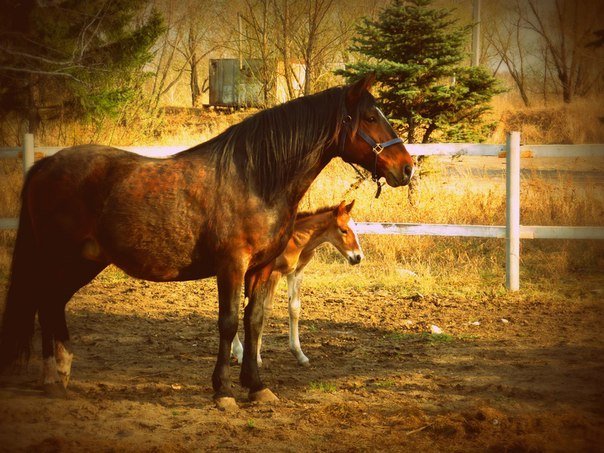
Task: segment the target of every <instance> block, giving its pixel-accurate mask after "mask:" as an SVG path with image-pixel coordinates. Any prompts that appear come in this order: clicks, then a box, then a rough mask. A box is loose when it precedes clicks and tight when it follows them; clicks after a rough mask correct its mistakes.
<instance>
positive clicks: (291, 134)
mask: <svg viewBox="0 0 604 453" xmlns="http://www.w3.org/2000/svg"><path fill="white" fill-rule="evenodd" d="M344 112H345V90H344V88H342V87H337V88H331V89H328V90H325V91H322V92H320V93H317V94H314V95H310V96H305V97H302V98H299V99H295V100H293V101H290V102H286V103H285V104H281V105H278V106H276V107H273V108H270V109H267V110H263V111H261V112H258V113H256V114H255V115H253V116H250V117H248V118H246V119H245V120H243V121H242V122H240V123H238V124H235V125H233V126H231V127H229V128H228V129H227V130H226V131H224V132H223V133H221V134H220V135H218V136H216V137H214V138H212V139H211V140H209V141H207V142H205V143H202V144H200V145H197V146H195V147H193V148H191V149H189V150H187V151H184V152H183V153H182V154H189V153H191V152H202V153H206V152H209V153H212V155H213V157H214V160H215V163H216V168H217V171H218V173H219V174H226V173H227V172H228V170H229V169H230V168H231V165H232V164H234V165H235V166H236V168H237V169H238V171H239V172H240V174H241V176H242V178H244V179H245V180H246V181H247V182H248V183H251V184H252V185H253V187H255V189H256V190H257V191H258V192H259V194H260V195H261V196H262V198H264V199H265V200H267V201H271V200H272V199H273V197H274V196H276V195H277V194H278V192H279V190H281V189H283V188H284V187H286V185H287V184H288V183H289V182H290V181H292V180H293V179H295V178H297V177H301V176H302V177H303V176H304V175H305V174H306V173H307V172H308V171H309V170H311V169H312V168H314V167H315V165H316V164H317V163H318V162H319V160H320V159H321V157H322V156H323V151H324V149H325V148H326V147H328V146H330V145H331V144H333V143H334V142H335V141H337V140H338V134H339V131H340V125H341V118H343V116H344Z"/></svg>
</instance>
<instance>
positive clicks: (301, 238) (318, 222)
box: [293, 211, 333, 252]
mask: <svg viewBox="0 0 604 453" xmlns="http://www.w3.org/2000/svg"><path fill="white" fill-rule="evenodd" d="M332 216H333V212H331V211H328V212H323V213H321V214H316V215H312V216H309V217H304V218H302V219H300V220H297V221H296V223H295V225H294V234H293V239H294V243H295V244H296V247H297V248H298V249H300V250H304V251H307V252H309V251H312V250H314V249H315V248H317V247H318V246H319V245H321V244H323V243H324V242H326V241H327V238H326V237H325V232H326V231H327V228H328V227H329V223H330V222H331V221H332V219H331V217H332Z"/></svg>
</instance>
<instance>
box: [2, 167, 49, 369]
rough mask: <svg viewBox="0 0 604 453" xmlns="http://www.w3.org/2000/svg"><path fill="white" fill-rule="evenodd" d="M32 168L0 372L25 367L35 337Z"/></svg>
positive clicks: (14, 264) (13, 270) (12, 277)
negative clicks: (29, 203)
mask: <svg viewBox="0 0 604 453" xmlns="http://www.w3.org/2000/svg"><path fill="white" fill-rule="evenodd" d="M43 161H44V159H43V160H42V161H40V162H37V163H36V165H34V166H33V167H32V168H31V170H30V171H29V173H28V174H27V177H26V179H25V183H24V184H23V190H22V192H21V212H20V214H19V228H18V230H17V239H16V241H15V248H14V249H13V260H12V265H11V274H10V282H9V287H8V293H7V295H6V304H5V306H4V315H3V318H2V331H1V333H0V371H3V370H5V369H7V368H10V367H11V366H14V365H16V364H18V363H20V362H22V363H27V361H28V359H29V353H30V349H31V340H32V337H33V334H34V324H35V318H36V312H37V310H38V303H39V300H38V298H37V297H34V294H35V293H34V292H33V291H32V290H31V287H32V282H31V278H30V279H28V275H30V276H31V275H32V271H35V266H36V264H37V259H36V240H35V237H34V229H33V224H32V218H31V214H30V210H29V206H28V198H29V197H28V191H29V183H30V181H31V179H32V177H33V176H34V175H35V174H36V173H37V172H38V170H39V169H40V167H41V166H42V162H43Z"/></svg>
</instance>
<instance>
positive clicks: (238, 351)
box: [231, 333, 243, 364]
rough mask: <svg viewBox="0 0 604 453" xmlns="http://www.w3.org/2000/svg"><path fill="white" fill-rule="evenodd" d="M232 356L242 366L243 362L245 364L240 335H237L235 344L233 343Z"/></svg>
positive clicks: (234, 339) (234, 340)
mask: <svg viewBox="0 0 604 453" xmlns="http://www.w3.org/2000/svg"><path fill="white" fill-rule="evenodd" d="M231 356H232V357H235V358H236V359H237V363H239V364H241V362H243V345H242V344H241V340H240V339H239V334H238V333H236V334H235V338H233V343H231Z"/></svg>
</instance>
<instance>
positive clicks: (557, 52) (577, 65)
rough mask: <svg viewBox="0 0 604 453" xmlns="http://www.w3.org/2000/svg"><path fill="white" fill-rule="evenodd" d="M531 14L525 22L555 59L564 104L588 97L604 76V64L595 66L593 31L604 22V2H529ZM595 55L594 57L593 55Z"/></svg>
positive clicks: (584, 0) (560, 0)
mask: <svg viewBox="0 0 604 453" xmlns="http://www.w3.org/2000/svg"><path fill="white" fill-rule="evenodd" d="M528 8H529V12H530V14H528V15H527V17H526V18H525V20H524V22H525V24H526V26H527V27H528V28H529V29H530V30H533V31H534V32H535V33H537V34H538V35H539V37H540V38H541V39H542V40H543V42H544V45H545V46H546V47H547V50H548V55H549V56H551V64H552V65H553V67H554V68H555V72H556V76H557V78H558V82H559V84H560V86H561V88H562V98H563V100H564V102H567V103H568V102H571V100H572V98H573V96H574V95H584V94H586V93H587V92H589V90H590V89H591V88H592V86H593V85H594V83H595V81H596V80H597V78H598V76H599V75H601V74H602V69H601V67H597V66H601V65H597V64H594V63H596V62H597V60H596V59H595V58H594V57H593V50H592V49H590V48H589V47H587V44H589V43H590V42H591V41H593V32H594V31H595V30H596V28H597V27H598V26H601V24H602V22H603V19H604V5H603V4H602V2H591V1H589V0H555V1H554V2H553V3H547V4H543V3H542V2H537V1H536V0H528ZM590 54H591V55H590Z"/></svg>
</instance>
